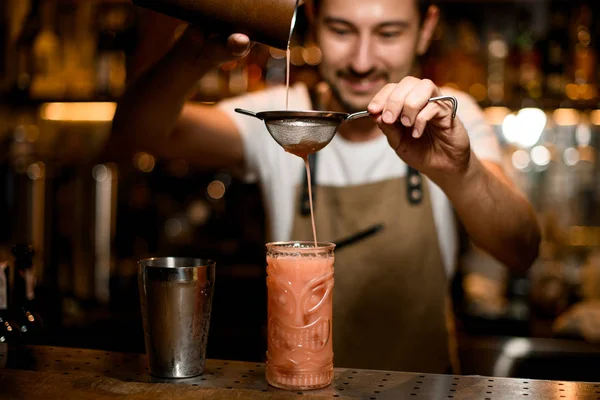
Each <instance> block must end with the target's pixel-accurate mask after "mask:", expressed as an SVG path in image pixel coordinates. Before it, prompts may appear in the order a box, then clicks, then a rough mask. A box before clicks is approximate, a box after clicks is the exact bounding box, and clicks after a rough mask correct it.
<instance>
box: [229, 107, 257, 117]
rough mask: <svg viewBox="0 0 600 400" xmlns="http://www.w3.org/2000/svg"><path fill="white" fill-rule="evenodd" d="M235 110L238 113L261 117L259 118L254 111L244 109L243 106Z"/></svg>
mask: <svg viewBox="0 0 600 400" xmlns="http://www.w3.org/2000/svg"><path fill="white" fill-rule="evenodd" d="M235 112H236V113H240V114H245V115H249V116H251V117H254V118H258V119H262V118H259V117H258V115H256V113H255V112H254V111H249V110H244V109H243V108H236V109H235Z"/></svg>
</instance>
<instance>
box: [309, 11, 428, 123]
mask: <svg viewBox="0 0 600 400" xmlns="http://www.w3.org/2000/svg"><path fill="white" fill-rule="evenodd" d="M416 3H417V2H416V1H415V0H368V1H365V0H321V4H320V8H319V13H318V15H317V16H316V21H315V24H316V25H315V33H316V38H317V41H318V43H319V45H320V47H321V50H322V52H323V61H322V62H321V64H320V73H321V76H322V77H323V79H324V80H325V81H327V82H328V83H329V84H330V86H331V88H332V92H333V94H334V96H335V97H336V99H337V100H338V102H339V103H340V105H341V106H342V107H343V108H344V109H345V110H346V111H347V112H355V111H360V110H365V109H366V107H367V105H368V104H369V102H370V101H371V99H372V98H373V96H374V95H375V94H376V93H377V92H378V91H379V90H380V89H381V88H382V87H383V86H384V85H385V84H386V83H389V82H399V81H400V80H401V79H402V78H404V77H405V76H406V75H408V74H409V72H410V71H411V68H412V66H413V62H414V59H415V56H416V54H417V52H421V50H420V49H421V48H422V45H420V44H419V43H420V42H419V39H420V37H421V32H420V30H421V24H420V20H419V12H418V9H417V4H416ZM425 47H426V46H425ZM423 51H424V50H423Z"/></svg>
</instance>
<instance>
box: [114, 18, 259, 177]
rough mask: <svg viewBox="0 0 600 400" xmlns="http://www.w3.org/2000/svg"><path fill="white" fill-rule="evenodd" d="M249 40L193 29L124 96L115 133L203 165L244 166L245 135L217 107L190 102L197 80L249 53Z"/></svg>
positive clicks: (157, 152) (141, 145) (133, 143)
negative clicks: (227, 62) (225, 63)
mask: <svg viewBox="0 0 600 400" xmlns="http://www.w3.org/2000/svg"><path fill="white" fill-rule="evenodd" d="M248 49H249V40H248V38H247V37H246V36H244V35H239V34H234V35H231V36H229V37H228V38H223V37H219V36H216V35H215V36H206V35H204V34H203V33H202V32H200V31H199V29H198V28H196V27H193V28H188V30H187V31H186V32H185V33H184V34H183V36H182V37H181V39H180V40H179V41H178V42H177V43H176V44H175V45H174V46H173V47H172V48H171V49H170V51H169V52H168V53H167V54H166V55H165V56H164V57H163V58H162V59H160V60H159V61H158V62H157V63H156V64H155V65H154V66H153V67H151V68H150V69H149V70H148V71H146V73H144V74H143V75H142V76H141V77H140V78H139V79H138V80H137V81H136V82H134V83H133V84H131V85H130V86H129V87H128V88H127V90H126V92H125V93H124V94H123V96H122V97H121V98H120V100H119V102H118V105H117V111H116V113H115V117H114V120H113V131H112V135H113V137H114V138H115V140H117V141H118V142H119V143H120V144H121V145H124V146H127V147H130V148H136V149H141V150H145V151H148V152H151V153H153V154H155V155H157V156H159V157H167V158H173V157H177V158H184V159H186V160H187V161H189V162H191V163H194V164H200V165H203V166H229V165H239V164H241V163H242V162H243V149H242V140H241V137H240V135H239V132H238V131H237V129H236V127H235V125H234V124H233V122H232V121H231V120H230V119H229V118H228V117H227V116H225V115H224V114H223V112H222V111H220V110H218V109H217V108H215V107H210V106H202V105H192V104H186V99H187V97H188V95H189V92H190V90H191V88H192V87H193V85H194V84H195V83H196V82H197V81H198V79H200V78H201V77H202V76H203V75H204V74H206V73H207V72H208V71H209V70H210V69H211V68H213V67H215V66H217V65H219V64H221V63H223V62H225V61H228V60H231V59H234V58H239V57H241V56H243V55H245V54H246V53H247V51H248Z"/></svg>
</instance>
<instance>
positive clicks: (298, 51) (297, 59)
mask: <svg viewBox="0 0 600 400" xmlns="http://www.w3.org/2000/svg"><path fill="white" fill-rule="evenodd" d="M303 52H304V49H303V48H302V47H300V46H296V47H292V48H291V49H290V62H291V63H292V64H293V65H296V66H301V65H304V57H303Z"/></svg>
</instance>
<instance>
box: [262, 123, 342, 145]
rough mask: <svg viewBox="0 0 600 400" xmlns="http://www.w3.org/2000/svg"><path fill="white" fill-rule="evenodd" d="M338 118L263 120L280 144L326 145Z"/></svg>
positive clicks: (333, 131) (335, 127)
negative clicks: (309, 143)
mask: <svg viewBox="0 0 600 400" xmlns="http://www.w3.org/2000/svg"><path fill="white" fill-rule="evenodd" d="M340 122H341V121H339V120H337V119H329V118H285V119H271V120H265V125H266V126H267V130H268V131H269V133H270V134H271V136H273V139H275V141H276V142H277V143H279V144H280V145H281V146H283V147H284V148H285V147H288V146H290V145H295V144H301V143H307V142H311V143H316V144H322V145H323V146H324V145H326V144H327V143H329V142H330V141H331V139H332V138H333V135H335V132H336V131H337V128H338V126H339V125H340Z"/></svg>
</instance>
